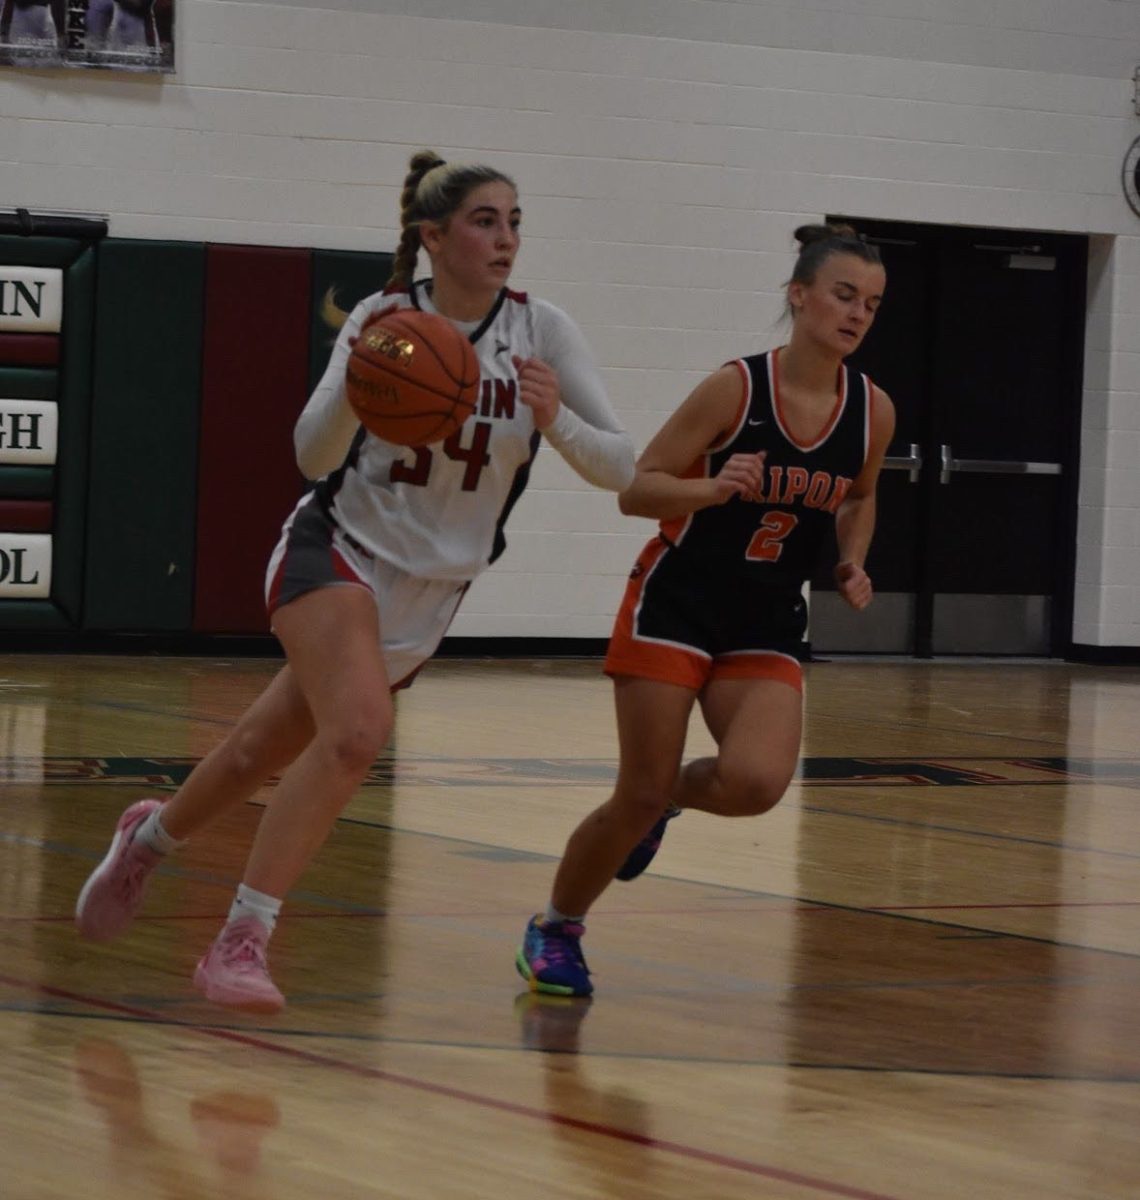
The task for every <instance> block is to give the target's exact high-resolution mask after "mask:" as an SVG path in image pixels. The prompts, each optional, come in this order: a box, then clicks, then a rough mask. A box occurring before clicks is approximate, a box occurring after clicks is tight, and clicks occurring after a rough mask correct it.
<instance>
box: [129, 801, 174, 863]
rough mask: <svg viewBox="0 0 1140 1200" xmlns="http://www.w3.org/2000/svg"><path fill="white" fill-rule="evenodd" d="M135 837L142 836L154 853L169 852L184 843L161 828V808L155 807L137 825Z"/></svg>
mask: <svg viewBox="0 0 1140 1200" xmlns="http://www.w3.org/2000/svg"><path fill="white" fill-rule="evenodd" d="M135 837H137V838H142V840H143V844H144V845H146V846H149V847H150V848H151V849H152V850H153V851H154V852H155V854H169V853H170V852H171V851H172V850H177V849H178V848H179V847H180V846H182V845H184V844H185V843H184V842H179V841H177V840H176V839H174V838H172V837H171V836H170V834H169V833H167V832H166V830H165V829H164V828H163V824H162V809H161V808H156V809H155V810H154V812H152V813H151V814H150V816H149V817H147V819H146V820H145V821H144V822H143V823H142V824H141V825H140V826H139V827H138V830H137V832H136V833H135Z"/></svg>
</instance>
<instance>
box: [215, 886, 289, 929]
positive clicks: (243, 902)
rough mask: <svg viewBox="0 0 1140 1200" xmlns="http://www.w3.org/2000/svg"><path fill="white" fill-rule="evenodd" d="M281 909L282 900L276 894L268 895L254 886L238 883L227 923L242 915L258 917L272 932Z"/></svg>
mask: <svg viewBox="0 0 1140 1200" xmlns="http://www.w3.org/2000/svg"><path fill="white" fill-rule="evenodd" d="M280 911H281V901H280V900H278V899H277V897H276V896H267V895H266V894H265V892H259V891H257V890H256V889H254V888H251V887H246V885H245V884H244V883H240V884H238V890H237V895H236V896H235V897H234V902H233V904H231V905H230V915H229V916H228V917H227V918H226V924H227V925H228V924H229V923H230V922H231V921H238V920H240V919H241V918H242V917H256V918H257V919H258V920H259V921H260V922H261V923H262V925H264V926H265V928H266V929H268V930H269V932H270V933H272V932H273V930H274V929H275V928H276V926H277V914H278V913H279V912H280Z"/></svg>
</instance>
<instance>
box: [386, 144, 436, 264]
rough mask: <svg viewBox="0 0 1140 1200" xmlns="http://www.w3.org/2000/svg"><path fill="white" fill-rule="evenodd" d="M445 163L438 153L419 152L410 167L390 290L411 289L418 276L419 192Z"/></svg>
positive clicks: (405, 182) (403, 195) (402, 202)
mask: <svg viewBox="0 0 1140 1200" xmlns="http://www.w3.org/2000/svg"><path fill="white" fill-rule="evenodd" d="M443 163H444V160H443V159H442V158H440V156H439V155H438V154H436V152H435V151H434V150H419V151H417V152H416V153H415V154H413V155H412V157H411V161H410V162H409V163H408V174H407V176H406V177H405V178H404V190H403V191H402V192H401V193H400V243H399V245H398V246H397V247H396V253H395V255H394V257H393V259H392V274H391V275H390V276H389V278H388V283H387V286H388V287H408V286H409V285H410V284H411V282H412V279H413V277H414V275H415V270H416V254H417V253H418V251H419V248H420V225H419V223H420V220H421V213H420V212H419V209H418V207H417V205H416V192H417V191H418V190H419V186H420V180H421V179H423V177H424V176H425V175H426V174H427V173H428V172H429V171H430V170H431V169H432V168H433V167H439V166H442V165H443Z"/></svg>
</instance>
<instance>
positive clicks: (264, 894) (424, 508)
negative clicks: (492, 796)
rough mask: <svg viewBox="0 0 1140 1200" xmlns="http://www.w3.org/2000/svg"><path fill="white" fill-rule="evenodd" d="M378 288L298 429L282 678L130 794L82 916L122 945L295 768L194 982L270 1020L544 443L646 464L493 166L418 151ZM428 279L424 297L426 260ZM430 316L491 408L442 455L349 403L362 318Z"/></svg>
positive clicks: (282, 568) (604, 480) (616, 470)
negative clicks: (321, 855)
mask: <svg viewBox="0 0 1140 1200" xmlns="http://www.w3.org/2000/svg"><path fill="white" fill-rule="evenodd" d="M401 204H402V211H401V224H402V230H403V232H402V235H401V239H400V244H399V247H398V249H397V252H396V255H395V261H394V266H393V275H392V279H391V281H390V283H389V286H388V288H387V289H386V290H385V291H384V292H383V293H378V294H376V295H374V296H371V297H369V298H368V299H367V300H365V301H363V302H362V303H361V304H360V305H358V306H357V308H356V309H355V310H354V311H353V313H352V314H351V316H350V317H349V319H348V320H347V322H346V323H345V325H344V327H343V328H342V330H341V332H340V336H339V337H338V339H337V343H336V346H335V348H334V350H333V353H332V356H331V358H330V361H329V365H328V369H327V370H326V372H325V375H324V377H323V379H322V380H321V382H320V384H319V385H318V387H317V389H316V390H315V391H314V393H313V395H312V397H311V398H310V400H309V403H308V404H307V406H306V407H305V410H304V412H303V413H302V414H301V417H300V419H299V420H298V422H297V426H296V436H295V441H296V450H297V461H298V464H299V465H300V467H301V470H302V471H303V472H304V474H305V475H306V476H308V477H309V478H310V479H315V480H317V481H318V482H317V484H316V487H315V488H314V489H313V490H312V492H310V493H309V494H308V495H307V496H306V497H305V498H304V499H302V501H301V502H300V503H299V504H298V505H297V508H296V509H295V510H294V512H293V513H292V514H291V516H290V517H289V519H288V521H287V522H286V524H285V527H284V530H283V533H282V537H281V541H280V543H279V545H278V546H277V549H276V550H275V551H274V553H273V555H272V558H271V561H270V564H269V570H268V572H267V579H266V594H267V603H268V606H269V610H270V613H271V615H272V621H273V630H274V633H275V634H276V635H277V637H278V639H279V640H280V642H281V644H282V646H283V647H284V649H285V653H286V657H287V660H288V662H287V665H286V666H285V667H284V668H283V670H282V671H281V672H280V673H279V674H278V675H277V677H276V678H275V679H274V681H273V682H272V683H271V684H270V685H269V687H268V688H267V689H266V691H265V692H264V693H263V694H262V695H261V697H260V698H259V699H258V700H257V701H256V702H255V703H254V704H253V706H252V707H251V708H250V709H249V711H248V712H247V713H246V714H245V716H244V717H243V718H242V719H241V720H240V721H239V723H238V724H237V726H236V727H235V729H234V730H233V732H232V733H231V734H230V735H229V736H228V737H227V738H226V739H225V741H224V742H222V744H221V745H220V746H218V747H217V748H216V749H215V750H213V751H212V752H211V753H210V754H209V755H208V756H207V757H206V758H205V759H203V760H202V762H201V763H200V764H199V765H198V766H197V767H196V768H195V770H194V771H193V772H192V773H191V774H190V776H189V777H188V778H187V780H186V782H185V783H184V784H183V785H182V787H181V788H179V790H178V791H177V792H176V793H175V795H174V796H173V797H172V798H171V799H170V800H169V801H168V802H167V803H166V804H165V805H162V804H160V803H159V801H157V800H140V801H138V802H137V803H136V804H133V805H131V806H130V807H129V808H128V809H127V810H126V812H125V813H124V814H123V815H122V817H121V818H120V820H119V823H118V826H117V828H116V831H115V835H114V839H113V841H112V843H111V847H110V849H109V851H108V853H107V856H106V857H105V859H104V860H103V862H102V863H101V864H100V865H99V866H98V867H97V868H96V869H95V871H94V872H93V873H92V875H91V877H90V878H89V879H88V881H87V883H86V884H85V885H84V887H83V890H82V891H81V892H80V894H79V898H78V901H77V903H76V922H77V924H78V927H79V931H80V933H81V934H82V935H83V936H85V937H88V938H91V939H94V940H98V941H106V940H109V939H110V938H113V937H115V936H117V935H118V934H120V933H122V932H123V931H124V930H125V929H126V928H127V927H128V926H129V924H130V922H131V920H132V918H133V917H134V915H135V913H136V912H137V910H138V908H139V905H140V903H141V901H142V897H143V891H144V887H145V883H146V879H147V876H148V874H149V873H150V871H151V870H153V868H154V867H155V865H157V864H158V863H159V862H160V861H161V858H162V856H163V855H164V854H166V853H169V852H170V851H171V850H173V849H174V848H175V847H177V846H178V845H179V844H181V843H182V842H183V841H184V840H185V839H186V838H187V837H189V836H190V835H191V834H193V833H195V832H197V831H199V830H200V829H202V828H203V827H204V826H205V825H206V824H207V823H208V822H210V821H211V820H213V819H214V818H215V817H217V816H218V815H219V814H220V813H222V812H223V811H225V810H227V809H229V808H231V807H233V806H234V805H237V804H240V803H242V802H243V801H245V800H246V799H247V798H248V797H249V796H251V795H252V794H253V793H254V792H255V791H256V790H257V789H258V788H259V787H260V786H261V785H262V784H263V783H264V782H265V780H266V779H267V778H269V777H270V776H272V775H275V774H278V773H279V772H281V771H284V774H283V775H282V778H281V781H280V783H279V785H278V787H277V789H276V793H275V795H274V797H273V803H272V804H271V805H269V806H268V808H267V809H266V811H265V813H264V815H263V816H262V819H261V823H260V826H259V828H258V831H257V835H256V837H255V840H254V844H253V848H252V851H251V853H250V857H249V860H248V863H247V865H246V870H245V876H244V879H243V882H242V884H241V886H240V887H239V888H238V892H237V896H236V897H235V900H234V903H233V907H232V908H231V911H230V914H229V919H228V921H227V922H226V924H225V927H224V928H223V929H222V931H221V932H220V933H219V934H218V936H217V938H216V939H215V941H214V943H213V944H212V946H211V947H210V948H209V950H208V951H207V953H206V955H205V956H204V957H203V958H202V960H201V962H199V964H198V967H197V969H196V971H195V975H194V982H195V985H196V986H197V987H198V989H199V990H200V991H202V992H203V993H204V994H205V995H206V997H207V998H208V999H210V1000H212V1001H215V1002H217V1003H220V1004H226V1005H231V1006H234V1007H238V1008H245V1009H249V1010H252V1011H260V1012H275V1011H277V1010H279V1009H280V1008H281V1007H282V1005H283V1004H284V998H283V997H282V995H281V993H280V991H279V990H278V989H277V987H276V986H275V985H274V983H273V981H272V979H271V978H270V975H269V970H268V965H267V960H266V946H267V943H268V941H269V936H270V934H271V932H272V930H273V927H274V924H275V922H276V920H277V914H278V912H279V910H280V907H281V903H282V900H283V898H284V897H285V895H286V893H287V892H288V891H289V889H290V888H291V887H292V885H293V884H294V883H295V881H296V880H297V878H298V876H299V875H300V874H301V872H302V871H303V870H304V868H305V867H306V866H307V865H308V863H309V861H310V859H311V858H312V856H313V855H314V854H315V853H316V851H317V849H318V848H319V847H320V845H321V844H322V843H323V841H324V840H325V837H326V836H327V834H328V832H329V830H330V829H331V828H332V825H333V823H334V822H335V821H336V818H337V816H338V815H339V813H340V812H341V810H342V809H343V807H344V805H345V804H346V803H347V802H348V800H349V799H350V798H351V796H352V794H353V793H354V791H355V790H356V788H357V786H358V785H359V784H360V782H361V780H362V779H363V778H364V777H365V775H366V774H367V772H368V769H369V768H370V767H371V765H372V763H373V762H374V760H375V758H376V756H377V754H378V753H379V751H380V750H381V749H382V748H383V747H384V745H385V744H386V743H387V741H388V738H389V735H390V733H391V729H392V722H393V708H392V699H391V692H392V690H393V689H394V688H396V687H398V686H401V685H402V684H406V683H408V682H410V680H411V678H412V676H413V675H414V674H415V673H416V671H418V670H419V668H420V667H421V666H422V665H423V664H424V663H425V662H426V661H427V660H428V659H429V658H430V657H431V656H432V654H433V653H434V652H435V650H436V648H437V646H438V645H439V642H440V640H441V639H442V637H443V635H444V632H445V631H446V629H447V626H448V624H449V623H450V621H451V619H452V617H453V616H454V614H455V611H456V608H457V607H458V605H459V602H460V599H461V598H462V596H463V593H464V591H465V590H466V588H467V586H468V585H469V583H470V581H471V580H472V579H473V578H474V577H475V576H476V575H478V574H479V573H480V572H481V571H482V570H484V569H485V568H486V567H487V566H488V565H489V564H490V563H491V562H492V561H493V560H494V558H495V557H496V556H497V555H498V554H499V553H500V552H501V550H502V548H503V544H504V542H503V522H504V520H505V518H506V515H507V513H508V512H509V510H510V508H511V505H512V504H513V503H514V502H515V500H516V499H517V498H518V495H519V493H520V492H521V491H522V489H523V487H524V486H525V484H526V479H527V472H528V470H529V467H530V463H531V460H532V459H533V457H534V454H535V452H536V451H537V449H538V445H539V442H540V441H541V440H542V439H545V440H546V441H548V442H549V443H550V444H551V445H552V446H553V447H554V448H555V449H556V450H557V451H558V452H559V453H560V454H561V455H562V456H563V457H564V458H565V459H566V461H567V462H568V463H569V464H570V465H571V466H572V467H573V468H574V469H575V470H576V471H578V473H579V474H581V475H582V476H583V477H584V478H586V479H587V480H589V481H590V482H591V483H593V484H596V485H597V486H599V487H603V488H608V489H610V490H611V491H614V492H619V491H621V490H622V489H623V488H625V487H626V486H628V484H629V483H630V481H631V479H632V478H633V470H634V452H633V445H632V442H631V440H630V438H629V436H628V435H627V434H626V433H625V432H624V430H622V428H621V427H620V425H619V424H618V421H617V419H616V418H615V416H614V414H613V411H612V409H611V407H610V404H609V401H608V399H607V397H606V393H605V390H604V388H603V386H602V381H601V377H600V375H599V372H598V369H597V367H596V366H595V365H594V362H593V359H592V356H591V355H590V353H589V351H588V349H587V347H586V344H585V341H584V339H583V338H582V335H581V334H580V333H579V331H578V329H577V327H576V326H575V325H574V323H573V322H572V321H571V320H570V318H569V317H567V316H566V314H565V313H563V312H561V311H560V310H558V309H556V308H555V307H554V306H552V305H549V304H545V303H543V302H542V301H539V300H533V299H530V298H528V297H527V296H525V295H523V294H521V293H518V292H513V291H510V290H509V289H508V288H507V286H506V283H507V279H508V277H509V275H510V273H511V268H512V267H513V265H514V260H515V255H516V254H517V252H518V248H519V222H520V218H521V213H520V209H519V205H518V195H517V191H516V188H515V185H514V183H513V182H512V181H511V180H510V179H509V178H507V176H505V175H503V174H502V173H501V172H499V171H496V170H493V169H492V168H489V167H483V166H464V165H454V164H447V163H445V162H444V161H443V160H442V159H441V158H439V156H438V155H436V154H433V153H431V152H428V151H424V152H421V153H419V154H417V155H415V156H414V157H413V158H412V160H411V164H410V170H409V173H408V176H407V179H406V181H405V187H404V192H403V196H402V200H401ZM420 247H423V248H424V249H425V250H426V251H427V254H428V256H429V258H430V259H431V264H432V277H431V279H430V280H429V281H415V282H413V270H414V267H415V261H416V254H417V250H418V249H419V248H420ZM392 306H397V307H409V306H412V307H418V308H423V309H425V310H427V311H430V312H435V313H439V314H441V315H443V316H445V317H447V318H448V319H450V320H451V321H453V322H454V323H455V324H456V325H457V326H458V327H459V328H460V329H462V330H463V331H464V332H466V333H467V334H468V336H469V337H470V339H471V341H472V343H473V344H474V346H475V349H476V352H477V354H478V357H479V362H480V367H481V371H482V393H481V398H480V403H479V406H478V408H477V410H476V412H475V413H474V414H473V416H472V417H471V418H470V419H469V420H468V421H467V422H466V423H465V425H464V426H463V427H462V428H461V429H460V430H459V431H458V433H457V434H455V435H453V436H452V437H451V438H449V439H448V440H447V441H445V442H443V443H441V444H437V445H432V446H427V447H420V448H407V447H399V446H394V445H391V444H388V443H385V442H382V441H380V440H379V439H378V438H376V437H375V436H374V435H372V434H371V433H368V432H366V431H365V430H364V429H363V428H362V427H361V426H360V425H359V423H358V422H357V420H356V417H355V415H354V414H353V412H352V410H351V408H350V407H349V404H348V401H347V400H346V398H345V390H344V373H345V364H346V361H347V358H348V355H349V353H350V349H351V345H352V341H353V339H354V338H355V337H356V336H357V335H358V334H359V332H360V330H361V328H362V326H363V325H364V324H365V323H366V322H367V320H368V319H369V317H370V316H372V315H374V314H377V313H380V312H383V311H384V310H385V309H387V308H391V307H392Z"/></svg>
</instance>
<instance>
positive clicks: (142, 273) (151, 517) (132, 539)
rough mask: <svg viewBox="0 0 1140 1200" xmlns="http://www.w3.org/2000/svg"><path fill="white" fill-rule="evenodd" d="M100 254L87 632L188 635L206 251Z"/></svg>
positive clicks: (186, 247) (166, 245)
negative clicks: (111, 631) (161, 631)
mask: <svg viewBox="0 0 1140 1200" xmlns="http://www.w3.org/2000/svg"><path fill="white" fill-rule="evenodd" d="M97 253H98V263H97V265H98V280H97V285H96V318H95V366H94V388H93V403H92V409H91V431H90V446H91V454H90V479H89V486H88V520H87V554H86V586H85V603H84V621H83V623H84V626H85V628H88V629H99V630H135V631H152V630H166V631H181V630H186V629H188V628H189V627H190V619H191V613H192V607H193V593H194V587H193V585H194V580H193V577H192V576H193V570H192V567H193V562H194V522H195V509H196V479H197V468H198V395H199V379H200V374H201V357H202V291H203V278H204V272H205V246H202V245H195V244H189V243H178V242H151V241H135V240H133V239H108V240H107V241H104V242H102V243H101V244H100V246H99V249H98V252H97Z"/></svg>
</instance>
